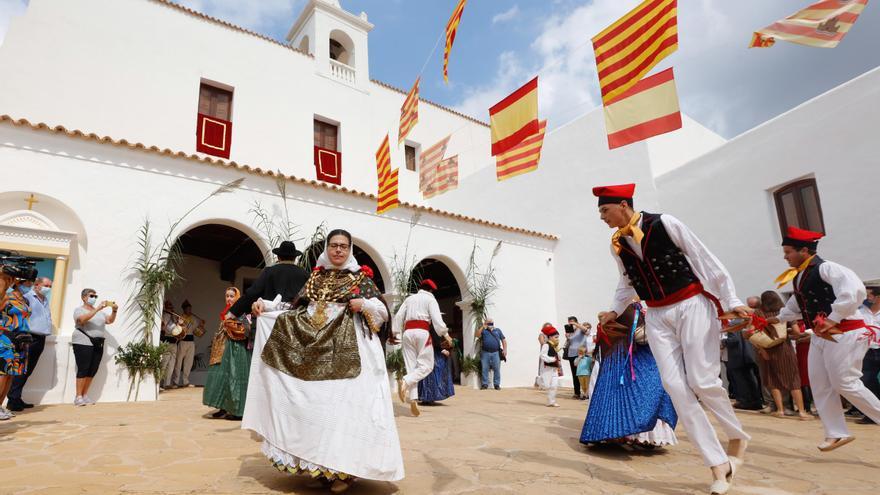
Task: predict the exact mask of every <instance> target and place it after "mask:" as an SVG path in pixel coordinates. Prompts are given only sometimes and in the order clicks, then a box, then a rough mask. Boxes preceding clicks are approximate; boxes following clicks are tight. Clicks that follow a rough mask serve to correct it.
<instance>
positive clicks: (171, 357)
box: [159, 300, 183, 389]
mask: <svg viewBox="0 0 880 495" xmlns="http://www.w3.org/2000/svg"><path fill="white" fill-rule="evenodd" d="M182 326H183V319H182V318H181V317H180V316H178V315H177V314H175V313H174V304H172V303H171V301H168V300H166V301H165V305H164V307H163V308H162V326H161V327H160V329H159V340H160V341H161V342H165V343H166V344H168V348H167V349H166V350H165V354H162V383H160V384H159V388H161V389H170V388H177V385H175V384H174V382H173V380H174V375H175V373H174V367H175V365H176V364H177V347H178V346H177V336H176V335H175V334H174V332H175V331H178V332H179V331H182V328H181V329H180V330H177V327H182Z"/></svg>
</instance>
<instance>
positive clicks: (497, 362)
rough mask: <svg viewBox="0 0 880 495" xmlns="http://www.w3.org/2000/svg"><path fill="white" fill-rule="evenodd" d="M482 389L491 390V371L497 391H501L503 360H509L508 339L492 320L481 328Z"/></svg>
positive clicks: (487, 321)
mask: <svg viewBox="0 0 880 495" xmlns="http://www.w3.org/2000/svg"><path fill="white" fill-rule="evenodd" d="M480 345H481V349H480V371H481V372H482V376H481V383H480V388H481V389H483V390H485V389H487V388H489V369H491V370H492V383H493V385H495V390H501V360H502V359H505V360H506V359H507V339H505V338H504V334H503V333H502V332H501V329H500V328H496V327H495V322H494V321H492V319H491V318H489V319H488V320H486V322H485V323H483V326H482V327H480Z"/></svg>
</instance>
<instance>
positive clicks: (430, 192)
mask: <svg viewBox="0 0 880 495" xmlns="http://www.w3.org/2000/svg"><path fill="white" fill-rule="evenodd" d="M450 137H451V136H446V137H445V138H443V139H441V140H440V141H439V142H437V144H435V145H433V146H431V147H430V148H428V149H426V150H425V151H422V153H421V154H420V155H419V191H421V193H422V196H424V197H425V198H430V197H433V196H434V195H435V193H434V185H435V183H436V182H435V179H436V177H437V167H438V166H439V165H440V161H441V160H443V155H445V154H446V147H447V146H448V145H449V138H450Z"/></svg>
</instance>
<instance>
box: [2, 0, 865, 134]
mask: <svg viewBox="0 0 880 495" xmlns="http://www.w3.org/2000/svg"><path fill="white" fill-rule="evenodd" d="M25 3H26V2H25V1H24V0H0V37H2V35H3V33H5V29H6V24H7V23H8V18H9V17H10V15H13V14H15V13H18V12H20V11H21V10H22V9H23V8H24V5H25ZM180 3H183V4H185V5H188V6H190V7H192V8H195V9H197V10H200V11H202V12H206V13H208V14H211V15H214V16H216V17H219V18H222V19H224V20H227V21H229V22H233V23H235V24H240V25H243V26H245V27H248V28H250V29H253V30H255V31H258V32H261V33H264V34H266V35H268V36H271V37H273V38H277V39H281V40H283V39H284V37H285V35H286V34H287V31H288V29H289V28H290V26H291V25H292V24H293V22H294V20H295V19H296V17H297V15H298V14H299V12H300V10H301V9H302V6H303V5H304V4H305V0H260V1H242V0H180ZM456 3H457V0H341V5H342V7H343V8H344V9H346V10H348V11H350V12H353V13H355V14H357V13H360V12H361V11H365V12H367V14H368V16H369V20H370V22H371V23H373V24H374V25H375V28H374V29H373V31H372V32H371V33H370V73H371V77H372V78H374V79H379V80H382V81H385V82H388V83H390V84H392V85H394V86H397V87H400V88H406V89H408V88H409V87H410V86H411V85H412V83H413V81H414V79H415V77H416V76H417V75H418V72H419V70H420V69H421V68H422V65H423V64H424V62H425V60H426V57H427V56H428V54H429V53H430V52H431V49H432V47H433V46H434V44H435V42H436V41H437V38H438V37H439V36H441V35H442V33H443V29H444V26H445V25H446V21H447V19H448V18H449V15H450V14H451V12H452V10H453V8H454V7H455V4H456ZM638 3H639V0H469V1H468V3H467V6H466V8H465V11H464V16H463V18H462V21H461V25H460V27H459V31H458V36H457V38H456V42H455V46H454V48H453V52H452V58H451V62H450V68H449V73H450V84H449V85H445V84H443V80H442V75H441V60H442V54H443V48H442V45H441V46H439V47H438V48H437V51H436V52H435V53H434V54H433V56H432V57H431V58H430V59H429V60H428V64H427V67H426V69H425V73H424V74H423V77H422V81H423V82H422V86H421V93H422V97H423V98H426V99H429V100H432V101H436V102H438V103H442V104H445V105H448V106H451V107H454V108H457V109H459V110H461V111H463V112H464V113H467V114H470V115H474V116H475V117H477V118H480V119H483V120H485V119H487V114H488V110H487V109H488V107H489V106H491V105H492V104H493V103H495V102H496V101H498V100H499V99H501V98H503V97H504V96H505V95H506V94H508V93H509V92H510V91H512V90H514V89H516V88H517V87H519V86H520V85H522V84H523V83H524V82H526V81H527V80H529V79H531V77H533V76H534V75H535V74H536V73H538V74H539V77H540V81H539V93H540V107H541V109H540V111H541V114H542V117H544V118H549V119H550V126H551V127H555V126H558V125H560V124H563V123H565V122H567V121H570V120H572V119H574V118H577V117H578V116H579V115H582V114H583V113H585V112H587V111H589V110H591V109H592V108H595V107H597V106H598V102H599V91H598V81H597V78H596V73H595V63H594V61H593V52H592V46H591V45H590V43H589V39H590V37H591V36H593V35H594V34H596V33H597V32H599V31H600V30H601V29H603V28H604V27H605V26H607V25H608V24H609V23H611V22H613V21H614V20H615V19H617V18H618V17H620V16H621V15H623V14H624V13H626V12H627V11H628V10H630V9H631V8H633V7H634V6H636V5H638ZM809 3H811V0H772V1H771V0H736V1H735V2H732V1H728V0H679V50H678V51H677V52H676V53H674V54H673V55H671V56H670V57H668V58H667V59H666V60H664V61H663V62H661V64H660V65H659V66H658V69H664V68H666V67H670V66H672V67H674V68H675V76H676V82H677V85H678V90H679V96H680V100H681V107H682V111H683V112H685V113H686V114H688V115H690V116H691V117H692V118H694V119H696V120H697V121H698V122H700V123H702V124H703V125H705V126H707V127H709V128H710V129H712V130H714V131H715V132H718V133H719V134H721V135H722V136H724V137H726V138H730V137H733V136H735V135H737V134H739V133H741V132H743V131H745V130H748V129H750V128H752V127H754V126H756V125H758V124H760V123H761V122H764V121H766V120H768V119H770V118H772V117H774V116H776V115H779V114H780V113H783V112H785V111H786V110H788V109H791V108H793V107H795V106H797V105H798V104H800V103H802V102H804V101H806V100H808V99H810V98H812V97H815V96H817V95H819V94H821V93H823V92H825V91H827V90H829V89H831V88H833V87H835V86H837V85H839V84H841V83H843V82H845V81H847V80H849V79H851V78H853V77H855V76H857V75H859V74H862V73H864V72H866V71H868V70H870V69H872V68H874V67H877V66H880V50H878V47H880V6H878V5H875V3H876V2H871V3H869V5H868V7H867V8H866V9H865V11H864V13H863V14H862V16H861V17H860V18H859V20H858V22H857V23H856V25H855V26H854V28H853V30H852V31H851V32H850V33H849V34H848V35H847V37H846V38H845V39H844V41H843V42H842V43H841V44H840V46H838V47H837V48H835V49H818V48H809V47H803V46H799V45H793V44H789V43H784V42H780V43H777V44H776V46H774V47H773V48H769V49H764V50H756V49H752V50H748V49H747V48H746V46H747V44H748V42H749V39H750V36H751V33H752V31H754V30H755V29H758V28H761V27H764V26H766V25H768V24H770V23H771V22H773V21H775V20H778V19H781V18H783V17H785V16H787V15H789V14H791V13H793V12H795V11H797V10H799V9H801V8H803V7H805V6H806V5H808V4H809ZM441 43H442V41H441Z"/></svg>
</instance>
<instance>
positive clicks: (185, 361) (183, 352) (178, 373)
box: [171, 341, 196, 386]
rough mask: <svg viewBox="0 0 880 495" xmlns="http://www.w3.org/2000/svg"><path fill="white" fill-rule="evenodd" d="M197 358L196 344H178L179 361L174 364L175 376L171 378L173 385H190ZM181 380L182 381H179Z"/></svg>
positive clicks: (183, 342)
mask: <svg viewBox="0 0 880 495" xmlns="http://www.w3.org/2000/svg"><path fill="white" fill-rule="evenodd" d="M195 356H196V343H195V342H192V341H190V342H187V341H182V342H179V343H178V344H177V359H176V362H175V364H174V374H173V375H172V376H171V383H179V384H180V385H183V386H186V385H189V372H190V371H191V370H192V367H193V359H194V358H195ZM178 378H180V381H178V380H177V379H178Z"/></svg>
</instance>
